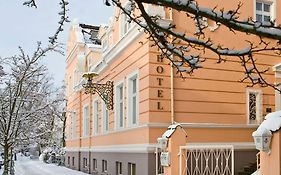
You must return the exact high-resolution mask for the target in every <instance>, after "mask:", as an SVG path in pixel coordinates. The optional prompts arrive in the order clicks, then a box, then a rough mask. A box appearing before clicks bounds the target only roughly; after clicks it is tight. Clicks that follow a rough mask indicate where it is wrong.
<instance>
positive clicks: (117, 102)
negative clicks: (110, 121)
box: [114, 80, 125, 129]
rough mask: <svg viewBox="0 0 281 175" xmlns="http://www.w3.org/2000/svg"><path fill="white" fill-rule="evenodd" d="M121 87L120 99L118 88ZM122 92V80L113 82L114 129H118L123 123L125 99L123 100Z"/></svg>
mask: <svg viewBox="0 0 281 175" xmlns="http://www.w3.org/2000/svg"><path fill="white" fill-rule="evenodd" d="M121 87H122V92H123V93H122V95H123V97H122V99H120V88H121ZM124 92H125V86H124V81H123V80H122V81H119V82H117V83H115V88H114V94H115V100H114V101H115V103H114V104H115V110H114V114H115V115H114V116H115V129H120V128H124V123H125V101H124V99H125V98H124ZM121 103H122V104H123V107H122V109H123V116H122V118H123V121H122V126H120V125H121V121H120V119H121V117H120V104H121Z"/></svg>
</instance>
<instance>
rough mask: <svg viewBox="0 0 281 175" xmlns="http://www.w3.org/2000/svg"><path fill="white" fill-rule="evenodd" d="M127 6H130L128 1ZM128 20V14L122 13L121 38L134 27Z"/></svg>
mask: <svg viewBox="0 0 281 175" xmlns="http://www.w3.org/2000/svg"><path fill="white" fill-rule="evenodd" d="M125 4H128V1H127V3H125ZM128 19H129V17H128V16H127V15H126V14H124V13H123V12H120V23H119V25H120V27H119V29H120V38H123V37H124V36H125V35H126V34H127V33H128V32H129V31H130V29H131V28H132V26H133V23H132V21H131V22H128Z"/></svg>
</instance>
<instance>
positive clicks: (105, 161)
mask: <svg viewBox="0 0 281 175" xmlns="http://www.w3.org/2000/svg"><path fill="white" fill-rule="evenodd" d="M107 170H108V167H107V160H102V172H104V173H106V172H107Z"/></svg>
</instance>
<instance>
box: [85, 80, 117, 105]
mask: <svg viewBox="0 0 281 175" xmlns="http://www.w3.org/2000/svg"><path fill="white" fill-rule="evenodd" d="M82 86H83V87H84V88H85V94H95V93H97V94H98V95H99V96H100V97H101V98H102V100H103V101H104V102H105V104H106V108H107V109H108V110H113V82H112V81H107V82H106V83H105V84H99V83H86V84H83V85H82Z"/></svg>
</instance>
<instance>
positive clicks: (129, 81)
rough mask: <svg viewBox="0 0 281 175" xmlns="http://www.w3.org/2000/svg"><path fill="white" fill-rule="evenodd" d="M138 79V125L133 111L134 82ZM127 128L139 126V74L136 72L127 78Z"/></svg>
mask: <svg viewBox="0 0 281 175" xmlns="http://www.w3.org/2000/svg"><path fill="white" fill-rule="evenodd" d="M134 79H136V94H135V95H136V96H135V97H136V123H133V118H132V112H133V111H132V109H133V106H132V105H133V102H132V100H133V97H134V96H133V95H134V94H133V92H132V91H133V89H132V81H133V80H134ZM126 109H127V111H126V112H127V115H126V116H127V126H128V127H130V126H137V125H138V124H139V72H138V71H135V72H133V73H131V74H130V75H128V76H127V108H126Z"/></svg>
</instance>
